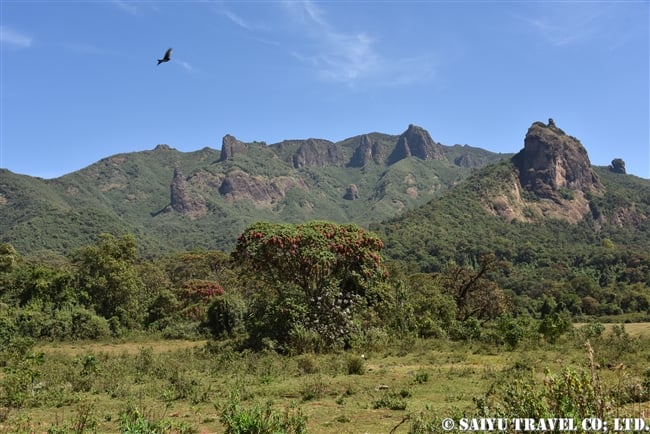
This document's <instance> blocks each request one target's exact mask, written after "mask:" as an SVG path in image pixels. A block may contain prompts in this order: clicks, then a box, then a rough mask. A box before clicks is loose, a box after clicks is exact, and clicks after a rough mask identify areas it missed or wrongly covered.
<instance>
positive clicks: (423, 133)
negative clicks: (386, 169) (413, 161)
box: [388, 124, 446, 164]
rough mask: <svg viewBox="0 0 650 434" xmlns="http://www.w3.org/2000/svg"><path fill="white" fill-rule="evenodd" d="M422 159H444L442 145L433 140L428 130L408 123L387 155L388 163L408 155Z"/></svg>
mask: <svg viewBox="0 0 650 434" xmlns="http://www.w3.org/2000/svg"><path fill="white" fill-rule="evenodd" d="M411 156H414V157H418V158H421V159H422V160H445V159H446V158H445V154H444V152H443V149H442V146H441V145H440V144H439V143H436V142H434V141H433V139H432V138H431V136H430V135H429V132H428V131H427V130H425V129H424V128H422V127H418V126H416V125H413V124H411V125H409V127H408V129H407V130H406V131H405V132H404V133H402V135H401V136H400V137H399V140H398V141H397V145H396V146H395V149H394V150H393V152H392V153H391V154H390V156H389V157H388V164H393V163H395V162H397V161H399V160H402V159H404V158H408V157H411Z"/></svg>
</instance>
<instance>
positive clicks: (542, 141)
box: [512, 119, 603, 201]
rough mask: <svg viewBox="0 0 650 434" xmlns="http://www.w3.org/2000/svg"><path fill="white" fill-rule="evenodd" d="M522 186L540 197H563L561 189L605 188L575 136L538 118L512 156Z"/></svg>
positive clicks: (596, 189) (551, 121)
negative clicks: (517, 150)
mask: <svg viewBox="0 0 650 434" xmlns="http://www.w3.org/2000/svg"><path fill="white" fill-rule="evenodd" d="M512 161H513V162H514V163H515V166H516V167H517V168H518V169H519V181H520V183H521V186H522V187H523V188H524V189H526V190H529V191H532V192H534V193H535V194H536V195H537V196H538V197H541V198H547V199H553V200H555V201H560V198H561V197H562V196H563V194H564V195H565V194H566V193H564V192H563V191H562V190H565V189H568V190H574V191H582V192H586V191H602V190H603V185H602V184H601V183H600V181H599V179H598V177H597V176H596V174H595V173H594V171H593V170H592V168H591V162H590V161H589V156H588V155H587V151H586V150H585V148H584V147H583V146H582V144H581V143H580V141H579V140H578V139H576V138H575V137H571V136H568V135H567V134H565V132H564V131H562V130H561V129H560V128H558V127H557V126H556V125H555V122H553V119H549V123H548V124H544V123H543V122H535V123H533V124H532V125H531V127H530V128H529V129H528V133H527V134H526V138H525V140H524V149H522V150H521V151H520V152H519V153H518V154H517V155H515V156H514V157H513V158H512Z"/></svg>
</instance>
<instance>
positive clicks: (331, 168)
mask: <svg viewBox="0 0 650 434" xmlns="http://www.w3.org/2000/svg"><path fill="white" fill-rule="evenodd" d="M506 157H509V155H502V154H496V153H492V152H489V151H486V150H483V149H479V148H473V147H470V146H467V145H465V146H460V145H455V146H444V145H442V144H440V143H437V142H435V141H434V140H433V139H432V138H431V135H430V134H429V132H428V131H426V130H425V129H424V128H421V127H418V126H415V125H409V127H408V128H407V129H406V131H404V133H403V134H401V135H398V136H397V135H388V134H382V133H368V134H363V135H360V136H355V137H351V138H348V139H345V140H343V141H340V142H336V143H335V142H331V141H328V140H324V139H315V138H309V139H305V140H285V141H282V142H280V143H275V144H271V145H267V144H266V143H264V142H250V143H246V142H242V141H240V140H238V139H237V138H236V137H234V136H232V135H226V136H225V137H224V138H223V141H222V147H221V150H220V151H219V150H214V149H210V148H204V149H201V150H199V151H196V152H187V153H185V152H179V151H177V150H175V149H173V148H171V147H169V146H167V145H158V146H157V147H156V148H155V149H153V150H150V151H143V152H133V153H125V154H118V155H113V156H110V157H107V158H104V159H102V160H100V161H98V162H96V163H94V164H92V165H90V166H88V167H87V168H85V169H82V170H79V171H77V172H73V173H70V174H67V175H64V176H62V177H60V178H56V179H51V180H44V179H40V178H34V177H29V176H25V175H18V174H14V173H12V172H10V171H8V170H0V241H2V242H9V243H11V244H13V245H14V246H15V247H16V249H17V250H18V251H19V252H21V253H22V254H29V253H33V252H37V251H40V250H53V251H56V252H61V253H65V252H68V251H70V250H72V249H74V248H76V247H78V246H81V245H85V244H89V243H92V242H93V241H94V240H95V239H96V237H97V235H98V234H99V233H101V232H109V233H115V234H120V233H125V232H129V233H133V234H135V235H136V237H137V238H138V241H139V245H140V246H141V247H142V249H143V252H144V253H146V254H157V253H161V252H168V251H174V250H181V249H193V248H209V249H214V248H218V249H224V250H228V249H230V248H231V247H232V246H233V245H234V242H235V239H236V236H237V235H238V234H239V233H240V232H241V231H242V230H243V229H244V228H245V227H246V226H247V225H248V224H249V223H251V222H253V221H257V220H269V221H288V222H298V221H305V220H311V219H328V220H332V221H336V222H355V223H358V224H361V225H364V226H367V225H368V224H369V223H370V222H373V221H381V220H383V219H387V218H390V217H394V216H396V215H398V214H399V213H401V212H403V211H404V210H407V209H413V208H415V207H416V206H418V205H421V204H424V203H426V202H427V201H429V200H430V199H431V198H433V197H436V196H437V195H439V194H440V193H441V192H443V191H446V190H448V189H449V188H451V187H452V186H454V185H455V184H456V183H458V182H459V181H461V180H462V179H463V178H465V177H467V176H468V175H469V174H470V173H471V172H472V171H473V170H474V169H476V168H478V167H483V166H485V165H487V164H491V163H493V162H495V161H498V160H500V159H502V158H506Z"/></svg>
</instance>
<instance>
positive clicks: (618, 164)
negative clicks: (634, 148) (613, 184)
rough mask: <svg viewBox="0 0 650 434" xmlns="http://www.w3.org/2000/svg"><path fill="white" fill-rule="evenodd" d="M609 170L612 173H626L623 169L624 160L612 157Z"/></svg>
mask: <svg viewBox="0 0 650 434" xmlns="http://www.w3.org/2000/svg"><path fill="white" fill-rule="evenodd" d="M609 170H610V171H612V172H614V173H622V174H625V173H627V172H626V171H625V161H623V159H622V158H614V159H613V160H612V164H611V165H610V166H609Z"/></svg>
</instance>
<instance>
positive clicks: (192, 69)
mask: <svg viewBox="0 0 650 434" xmlns="http://www.w3.org/2000/svg"><path fill="white" fill-rule="evenodd" d="M174 62H175V63H177V64H179V65H181V67H182V68H183V69H184V70H185V71H187V72H189V73H194V72H198V70H197V69H196V68H195V67H194V66H192V65H191V64H190V63H188V62H186V61H184V60H174Z"/></svg>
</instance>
